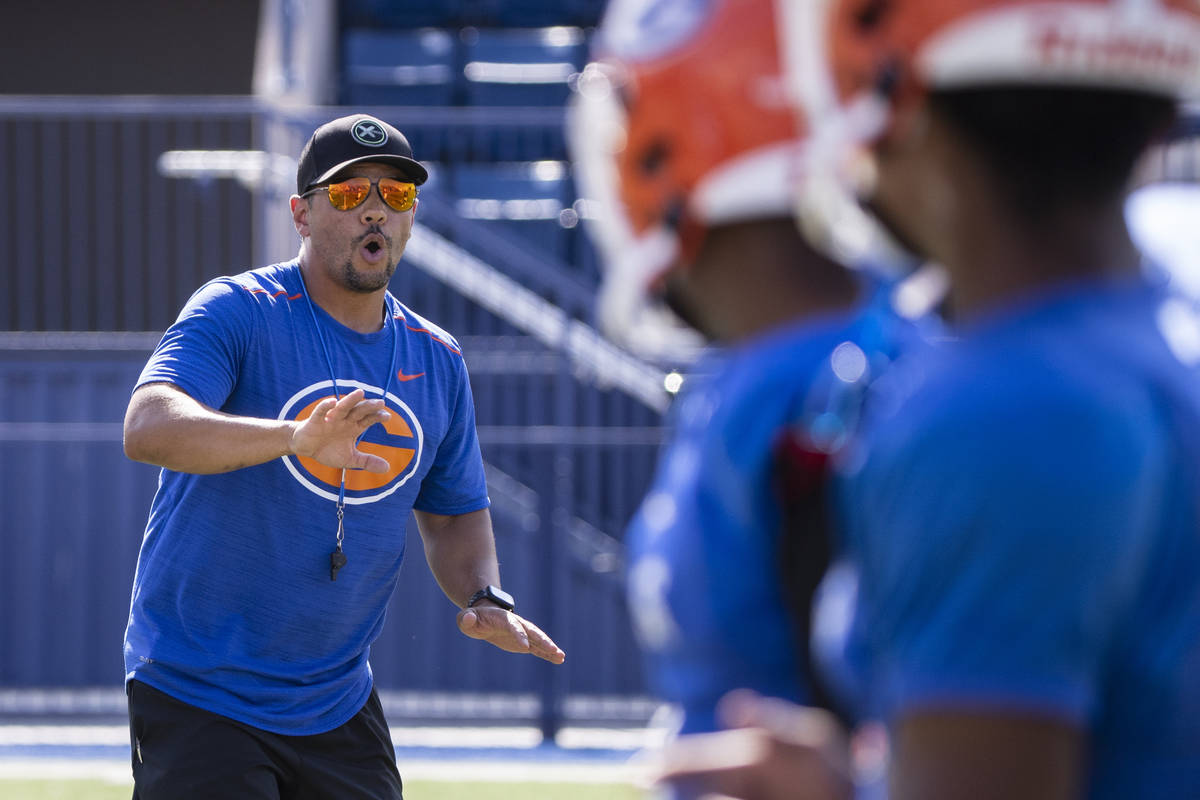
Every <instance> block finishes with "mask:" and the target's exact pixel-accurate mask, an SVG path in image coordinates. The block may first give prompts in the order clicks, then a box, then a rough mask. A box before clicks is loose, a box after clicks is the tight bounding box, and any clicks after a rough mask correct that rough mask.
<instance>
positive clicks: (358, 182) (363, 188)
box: [329, 178, 371, 211]
mask: <svg viewBox="0 0 1200 800" xmlns="http://www.w3.org/2000/svg"><path fill="white" fill-rule="evenodd" d="M370 193H371V182H370V181H369V180H367V179H366V178H351V179H350V180H348V181H341V182H340V183H331V184H329V202H330V204H331V205H332V206H333V207H334V208H336V209H338V210H339V211H349V210H350V209H352V208H354V207H355V206H357V205H359V204H360V203H362V201H363V200H366V199H367V195H368V194H370Z"/></svg>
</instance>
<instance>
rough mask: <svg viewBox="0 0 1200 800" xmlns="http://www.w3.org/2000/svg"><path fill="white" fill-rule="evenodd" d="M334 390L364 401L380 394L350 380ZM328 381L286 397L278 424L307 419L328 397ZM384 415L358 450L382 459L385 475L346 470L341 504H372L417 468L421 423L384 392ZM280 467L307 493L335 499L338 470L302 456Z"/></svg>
mask: <svg viewBox="0 0 1200 800" xmlns="http://www.w3.org/2000/svg"><path fill="white" fill-rule="evenodd" d="M337 388H338V390H339V392H340V393H341V394H343V395H345V394H346V393H348V392H352V391H354V390H355V389H362V390H363V391H364V392H366V394H367V397H368V398H370V397H379V395H380V394H381V393H382V392H383V389H381V388H379V387H378V386H370V385H368V384H365V383H360V382H358V381H351V380H338V382H337ZM333 396H334V393H333V381H322V382H321V383H314V384H312V385H311V386H306V387H305V388H303V389H301V390H300V391H298V392H296V393H295V394H294V395H292V397H291V399H289V400H288V401H287V402H286V403H284V405H283V409H282V410H281V411H280V412H279V419H281V420H283V419H294V420H302V419H307V418H308V417H309V415H311V414H312V412H313V409H314V408H315V407H316V406H317V404H318V403H320V402H321V401H322V400H324V399H326V398H329V397H333ZM386 400H387V410H388V411H389V412H391V415H392V416H391V417H390V418H389V419H388V420H387V421H386V422H384V423H382V424H377V425H372V426H371V427H370V428H368V429H367V432H366V433H365V434H363V437H362V440H361V441H360V442H359V445H358V447H359V449H360V450H362V451H363V452H366V453H372V454H374V455H377V456H380V457H382V458H383V459H385V460H386V461H387V462H388V464H390V465H391V468H390V469H389V470H388V471H387V472H383V473H378V472H366V471H363V470H346V472H345V475H346V504H347V505H358V504H361V503H374V502H377V501H379V500H382V499H383V498H385V497H387V496H388V495H390V494H391V493H392V492H394V491H396V490H397V489H399V488H400V487H401V486H403V485H404V484H405V483H407V482H408V479H409V478H411V477H412V476H413V473H415V472H416V470H417V466H418V465H419V464H420V463H421V449H422V445H423V444H424V440H425V437H424V434H423V433H422V431H421V423H420V422H419V421H418V420H417V418H416V415H414V414H413V412H412V409H411V408H409V407H408V406H407V405H406V404H405V403H404V401H402V400H401V399H400V398H398V397H396V395H394V394H391V393H390V392H389V393H388V396H387V398H386ZM283 463H284V464H285V465H286V466H287V468H288V471H289V472H291V473H292V477H294V478H295V479H296V480H298V481H299V482H300V483H301V484H302V485H303V486H304V487H305V488H306V489H308V490H309V491H310V492H312V493H313V494H317V495H320V496H321V497H324V498H327V499H329V500H337V498H338V487H339V486H340V485H341V482H342V470H340V469H334V468H333V467H327V466H325V465H324V464H319V463H317V462H316V461H314V460H312V459H311V458H305V457H304V456H284V457H283Z"/></svg>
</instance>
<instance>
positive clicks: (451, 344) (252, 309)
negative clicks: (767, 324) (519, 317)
mask: <svg viewBox="0 0 1200 800" xmlns="http://www.w3.org/2000/svg"><path fill="white" fill-rule="evenodd" d="M426 177H427V173H426V170H425V168H424V167H423V166H422V165H421V164H420V163H419V162H417V161H415V160H414V159H413V158H412V151H411V149H410V147H409V144H408V142H407V140H406V139H405V138H404V136H403V135H402V134H401V133H400V132H399V131H398V130H396V129H395V128H394V127H392V126H391V125H389V124H387V123H385V122H383V121H381V120H378V119H375V118H373V117H369V116H365V115H361V114H360V115H354V116H349V117H343V118H341V119H336V120H333V121H332V122H329V123H327V124H325V125H322V126H321V127H319V128H318V129H317V130H316V132H315V133H313V135H312V138H311V139H310V140H309V142H308V144H307V145H306V146H305V148H304V151H303V152H302V153H301V156H300V161H299V167H298V170H297V193H296V195H294V196H293V197H292V198H291V210H292V218H293V221H294V222H295V226H296V230H297V232H298V233H299V234H300V238H301V245H300V253H299V255H298V257H297V258H296V259H294V260H293V261H290V262H288V263H284V264H276V265H274V266H270V267H265V268H262V269H256V270H253V271H250V272H246V273H243V274H241V275H237V276H234V277H231V278H218V279H216V280H213V281H211V282H209V283H208V284H206V285H205V286H203V287H201V289H200V290H199V291H198V292H197V293H196V294H195V295H194V296H193V297H192V298H191V300H189V301H188V303H187V305H186V306H185V307H184V309H183V311H182V312H181V314H180V316H179V319H178V320H177V321H176V322H175V324H174V325H172V326H171V328H170V329H169V330H168V331H167V332H166V334H165V335H164V336H163V339H162V341H161V342H160V343H159V345H158V347H157V348H156V350H155V352H154V354H153V355H152V356H151V358H150V361H149V363H148V364H147V365H146V367H145V369H144V370H143V372H142V376H141V377H140V378H139V380H138V385H137V387H136V389H135V390H134V393H133V397H132V399H131V400H130V404H129V409H128V411H127V413H126V418H125V450H126V453H127V454H128V455H129V457H130V458H133V459H135V460H138V461H145V462H149V463H153V464H158V465H160V466H162V467H163V471H162V475H161V478H160V486H159V491H158V493H157V495H156V496H155V499H154V503H153V505H152V507H151V510H150V519H149V523H148V524H147V527H146V535H145V539H144V541H143V544H142V549H141V554H140V556H139V559H138V568H137V574H136V577H135V579H134V588H133V600H132V607H131V610H130V617H129V626H128V628H127V631H126V636H125V664H126V682H127V689H128V694H129V708H130V733H131V740H132V747H133V772H134V779H135V782H136V787H135V790H134V796H135V797H137V798H143V799H144V800H150V798H172V799H173V800H175V799H177V798H189V797H239V798H317V797H325V798H335V797H336V798H342V797H371V798H399V797H400V796H401V781H400V776H399V774H398V772H397V769H396V764H395V751H394V749H393V747H392V743H391V739H390V736H389V734H388V729H387V724H386V722H385V720H384V718H383V715H382V712H381V708H380V705H379V699H378V696H377V694H376V692H375V690H374V687H373V682H372V676H371V668H370V665H369V664H368V663H367V655H368V652H369V649H370V646H371V643H372V642H373V641H374V640H375V638H376V637H377V636H378V635H379V632H380V630H381V628H382V625H383V619H384V613H385V610H386V606H387V603H388V599H389V598H390V596H391V594H392V591H393V589H394V588H395V585H396V581H397V579H398V572H399V569H400V563H401V560H402V559H403V556H404V552H405V544H406V535H405V527H406V523H407V520H408V517H409V515H410V513H411V512H415V516H416V520H417V526H418V529H419V531H420V533H421V538H422V540H423V543H424V549H425V555H426V558H427V560H428V562H429V566H430V569H431V570H432V571H433V573H434V575H435V577H436V578H437V580H438V583H439V584H440V585H441V587H442V589H443V591H444V592H445V593H446V596H447V597H449V598H450V600H452V601H453V602H454V603H455V604H456V605H458V606H459V607H460V608H462V609H463V610H462V611H460V613H459V615H458V625H459V628H460V629H461V630H462V631H463V632H464V633H465V634H466V635H468V636H471V637H473V638H478V639H484V640H486V641H489V642H491V643H492V644H494V645H495V646H497V647H500V648H501V649H504V650H507V651H510V652H516V653H531V654H533V655H536V656H538V657H540V658H543V659H546V660H548V661H551V662H553V663H562V661H563V658H564V656H563V653H562V651H561V650H559V649H558V648H557V646H556V645H555V644H554V643H553V642H552V641H551V640H550V639H549V638H548V637H547V636H546V635H545V634H544V633H542V632H541V631H540V630H538V629H537V628H536V627H535V626H534V625H532V624H530V623H529V622H527V621H526V620H524V619H522V618H521V617H519V616H517V615H516V614H514V613H513V605H512V600H511V598H510V597H509V596H507V595H506V594H505V593H504V592H503V591H501V590H500V589H499V588H498V587H499V585H500V577H499V570H498V567H497V562H496V553H495V544H494V540H493V535H492V528H491V520H490V516H489V514H488V510H487V507H488V499H487V494H486V487H485V485H484V478H483V464H482V461H481V459H480V454H479V444H478V440H477V438H476V434H475V429H474V419H475V416H474V408H473V404H472V399H471V391H470V386H469V383H468V380H467V373H466V369H465V366H464V364H463V359H462V355H461V353H460V352H459V349H458V345H457V343H456V342H455V340H454V339H453V338H452V337H450V336H449V335H448V334H446V333H445V332H443V331H441V330H440V329H438V328H437V327H436V326H434V325H433V324H431V323H430V322H429V321H427V320H425V319H423V318H421V317H419V316H418V315H417V314H415V313H414V312H412V311H411V310H409V309H408V308H406V307H405V306H404V305H403V304H401V303H400V302H399V301H398V300H396V298H395V297H393V296H392V295H391V294H390V293H389V292H388V290H387V286H388V280H389V279H390V278H391V276H392V273H393V272H394V271H395V269H396V266H397V264H398V262H399V260H400V257H401V256H402V255H403V252H404V247H405V244H406V243H407V241H408V238H409V235H410V234H411V232H412V226H413V215H414V213H415V211H416V204H417V201H416V194H417V186H419V185H420V184H421V183H423V182H424V181H425V179H426Z"/></svg>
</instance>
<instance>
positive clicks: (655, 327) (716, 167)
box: [567, 0, 806, 360]
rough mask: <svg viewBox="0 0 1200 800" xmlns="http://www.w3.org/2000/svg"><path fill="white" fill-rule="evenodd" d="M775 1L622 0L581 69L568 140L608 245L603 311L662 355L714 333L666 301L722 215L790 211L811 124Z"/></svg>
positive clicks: (627, 337)
mask: <svg viewBox="0 0 1200 800" xmlns="http://www.w3.org/2000/svg"><path fill="white" fill-rule="evenodd" d="M776 11H777V4H776V2H775V1H774V0H615V2H613V3H612V4H610V6H609V8H608V11H607V13H606V15H605V18H604V21H603V23H602V25H601V26H600V29H599V31H598V39H597V45H596V47H595V48H594V55H595V57H596V61H595V62H594V63H592V64H589V65H588V66H587V68H586V69H585V70H584V71H583V73H582V74H581V75H580V77H579V80H578V83H577V85H576V91H575V94H574V97H573V98H572V103H571V107H570V109H569V114H568V126H567V131H568V141H569V143H570V146H571V151H572V157H573V159H574V162H575V175H576V178H577V182H578V186H579V190H580V194H581V196H582V198H583V199H584V205H583V208H584V214H583V216H584V218H585V220H586V221H587V224H588V226H589V232H590V233H591V235H592V238H593V241H594V242H595V243H596V245H597V249H598V250H599V253H600V256H601V260H602V266H603V270H604V273H603V280H602V285H601V291H600V297H599V302H598V305H597V314H598V317H599V321H600V323H601V326H602V327H603V329H604V330H605V332H606V333H607V334H608V335H609V336H610V337H612V338H613V339H615V340H617V341H619V342H621V343H623V344H625V345H627V346H629V347H631V348H633V349H635V350H637V351H638V352H640V353H642V354H643V355H645V356H647V357H651V358H656V359H660V360H669V359H678V358H681V357H683V358H686V357H687V355H686V354H687V353H688V352H689V351H694V350H695V349H696V348H697V347H699V346H700V344H701V341H700V339H699V337H698V335H697V334H695V332H693V331H691V330H690V329H687V328H686V327H685V326H684V325H683V324H682V323H681V322H679V321H678V320H677V319H676V318H675V317H674V315H673V314H671V313H670V312H669V311H667V310H666V308H665V307H664V306H663V305H662V304H661V303H660V302H658V300H657V297H658V294H659V290H660V289H661V287H662V286H663V284H664V282H665V279H666V277H667V275H668V274H669V273H670V272H671V271H672V270H683V269H687V268H688V264H689V263H690V262H691V261H693V260H694V258H695V256H696V254H697V253H698V252H699V249H700V247H701V245H702V243H703V240H704V236H705V231H706V230H707V229H708V227H710V226H713V225H720V224H725V223H732V222H737V221H743V220H748V219H756V218H769V217H773V216H789V215H790V214H791V212H792V208H793V204H794V203H793V198H794V193H795V182H796V179H797V175H798V171H799V163H800V150H801V146H802V143H803V140H804V137H805V134H806V127H805V124H804V122H803V119H802V117H801V115H799V114H797V113H796V105H795V103H794V102H793V101H792V98H790V97H789V94H788V87H787V84H786V79H785V68H784V65H783V63H782V50H781V48H780V43H779V41H778V36H779V26H778V25H777V18H776Z"/></svg>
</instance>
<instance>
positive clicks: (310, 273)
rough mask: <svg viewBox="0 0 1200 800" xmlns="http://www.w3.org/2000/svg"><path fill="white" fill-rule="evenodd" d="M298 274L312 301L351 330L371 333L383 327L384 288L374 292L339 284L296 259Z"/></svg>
mask: <svg viewBox="0 0 1200 800" xmlns="http://www.w3.org/2000/svg"><path fill="white" fill-rule="evenodd" d="M300 274H301V275H302V276H303V277H304V285H305V288H307V289H308V296H309V297H310V298H311V299H312V301H313V303H315V304H316V305H318V306H320V307H321V308H322V309H324V311H325V313H327V314H329V316H331V317H333V318H334V319H336V320H337V321H338V322H340V323H342V324H343V325H345V326H346V327H347V328H350V329H351V330H354V331H358V332H359V333H374V332H375V331H377V330H379V329H380V328H382V327H383V324H384V310H385V308H386V306H385V301H384V298H385V297H386V296H387V289H386V287H385V288H383V289H379V290H378V291H374V292H356V291H353V290H350V289H347V288H345V287H344V286H340V285H339V284H337V283H336V282H334V281H333V280H332V279H330V278H329V277H328V276H327V275H325V274H324V273H323V272H321V270H319V269H314V268H313V267H312V266H310V265H309V264H307V263H306V261H305V259H303V258H302V259H301V260H300Z"/></svg>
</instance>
